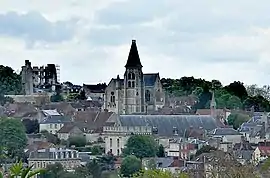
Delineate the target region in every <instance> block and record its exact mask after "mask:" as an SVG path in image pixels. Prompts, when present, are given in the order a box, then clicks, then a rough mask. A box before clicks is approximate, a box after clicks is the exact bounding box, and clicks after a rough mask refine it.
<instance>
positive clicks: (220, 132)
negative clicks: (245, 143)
mask: <svg viewBox="0 0 270 178" xmlns="http://www.w3.org/2000/svg"><path fill="white" fill-rule="evenodd" d="M210 134H211V135H242V134H241V133H239V132H238V131H237V130H234V129H233V128H216V129H214V130H212V131H211V132H210Z"/></svg>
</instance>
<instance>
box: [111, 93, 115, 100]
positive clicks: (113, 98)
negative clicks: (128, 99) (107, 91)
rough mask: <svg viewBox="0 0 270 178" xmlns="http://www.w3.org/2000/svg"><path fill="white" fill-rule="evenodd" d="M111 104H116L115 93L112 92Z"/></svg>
mask: <svg viewBox="0 0 270 178" xmlns="http://www.w3.org/2000/svg"><path fill="white" fill-rule="evenodd" d="M111 102H112V103H114V102H115V96H114V92H113V91H112V92H111Z"/></svg>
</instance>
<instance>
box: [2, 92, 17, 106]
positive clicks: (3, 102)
mask: <svg viewBox="0 0 270 178" xmlns="http://www.w3.org/2000/svg"><path fill="white" fill-rule="evenodd" d="M13 102H14V99H13V98H11V97H8V96H4V95H2V94H0V105H1V106H4V105H5V104H6V103H13Z"/></svg>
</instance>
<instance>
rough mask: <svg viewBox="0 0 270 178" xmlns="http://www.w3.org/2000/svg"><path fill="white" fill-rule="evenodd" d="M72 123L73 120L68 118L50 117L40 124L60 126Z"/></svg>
mask: <svg viewBox="0 0 270 178" xmlns="http://www.w3.org/2000/svg"><path fill="white" fill-rule="evenodd" d="M67 122H71V118H69V117H66V116H61V115H60V116H48V117H46V118H45V119H44V120H43V121H41V122H40V124H58V123H67Z"/></svg>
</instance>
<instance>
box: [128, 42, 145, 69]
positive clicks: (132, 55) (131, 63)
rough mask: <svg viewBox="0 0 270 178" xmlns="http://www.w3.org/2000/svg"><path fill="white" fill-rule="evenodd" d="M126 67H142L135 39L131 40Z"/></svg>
mask: <svg viewBox="0 0 270 178" xmlns="http://www.w3.org/2000/svg"><path fill="white" fill-rule="evenodd" d="M125 67H126V68H142V64H141V60H140V57H139V53H138V49H137V45H136V40H132V43H131V47H130V51H129V55H128V60H127V64H126V65H125Z"/></svg>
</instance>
